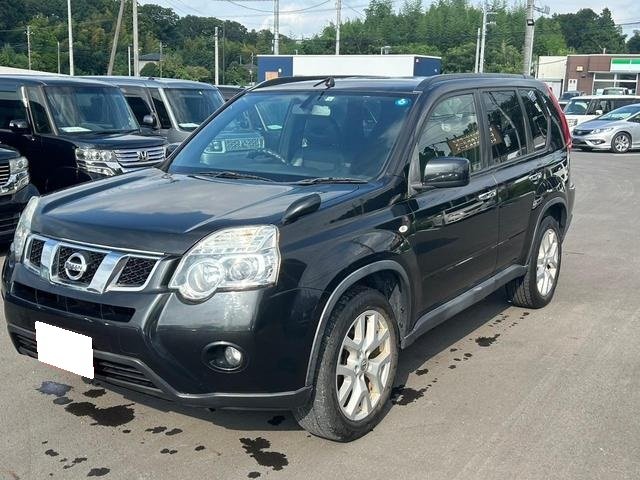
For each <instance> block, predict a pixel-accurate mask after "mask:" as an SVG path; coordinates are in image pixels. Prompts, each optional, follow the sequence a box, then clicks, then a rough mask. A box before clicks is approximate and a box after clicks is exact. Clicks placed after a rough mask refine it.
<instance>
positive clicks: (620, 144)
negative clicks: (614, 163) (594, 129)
mask: <svg viewBox="0 0 640 480" xmlns="http://www.w3.org/2000/svg"><path fill="white" fill-rule="evenodd" d="M629 146H630V144H629V137H627V136H626V135H618V136H617V137H616V138H614V139H613V148H615V149H616V151H617V152H620V153H624V152H626V151H627V150H629Z"/></svg>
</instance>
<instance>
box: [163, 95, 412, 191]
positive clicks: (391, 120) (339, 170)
mask: <svg viewBox="0 0 640 480" xmlns="http://www.w3.org/2000/svg"><path fill="white" fill-rule="evenodd" d="M413 102H414V97H413V96H412V95H402V96H400V95H384V94H378V93H376V94H367V93H352V92H348V93H347V92H335V93H334V92H331V91H330V90H322V91H314V92H295V93H278V92H275V93H267V92H262V93H260V92H254V93H248V94H246V95H244V96H243V97H241V98H239V99H238V100H236V101H235V102H233V103H232V104H231V105H230V106H229V107H227V108H226V109H225V110H223V111H222V112H221V113H220V114H219V115H218V116H217V117H215V118H214V119H213V120H212V121H211V123H209V124H208V125H207V126H206V128H205V129H203V130H202V131H201V132H200V133H199V134H198V135H197V136H196V137H194V138H193V139H192V140H191V141H190V142H189V143H187V144H186V146H185V147H184V148H183V149H182V150H181V151H180V152H179V153H178V154H177V156H176V157H175V159H174V161H173V162H172V164H171V165H170V167H169V171H170V172H180V173H202V172H205V173H215V172H229V171H231V172H240V173H245V174H252V175H257V176H260V177H263V178H267V179H269V180H272V181H298V180H303V179H313V178H327V177H330V178H331V179H334V178H335V179H338V178H340V179H342V180H344V179H359V180H369V179H371V178H373V177H375V176H376V175H377V174H378V173H379V172H380V170H381V168H382V166H383V164H384V163H385V161H386V159H387V158H388V156H389V154H390V152H391V149H392V148H393V145H394V144H395V141H396V139H397V137H398V135H399V134H400V132H401V131H402V127H403V125H404V123H405V120H406V117H407V113H408V111H409V110H410V108H411V106H412V105H413Z"/></svg>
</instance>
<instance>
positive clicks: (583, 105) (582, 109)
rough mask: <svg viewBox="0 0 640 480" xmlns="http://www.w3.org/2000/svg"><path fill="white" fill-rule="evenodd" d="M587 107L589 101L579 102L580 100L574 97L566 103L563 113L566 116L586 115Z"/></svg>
mask: <svg viewBox="0 0 640 480" xmlns="http://www.w3.org/2000/svg"><path fill="white" fill-rule="evenodd" d="M588 106H589V100H581V99H580V98H576V97H574V98H573V99H571V101H570V102H569V103H567V106H566V107H564V113H566V114H567V115H586V114H587V107H588Z"/></svg>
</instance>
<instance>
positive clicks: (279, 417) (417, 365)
mask: <svg viewBox="0 0 640 480" xmlns="http://www.w3.org/2000/svg"><path fill="white" fill-rule="evenodd" d="M509 307H510V304H509V303H507V302H506V300H505V299H504V295H503V294H502V291H498V292H495V293H493V294H491V295H490V296H488V297H487V298H485V299H484V300H483V301H481V302H479V303H477V304H476V305H474V306H472V307H470V308H468V309H467V310H465V311H463V312H461V313H460V314H458V315H456V316H455V317H453V318H451V319H449V320H448V321H446V322H444V323H443V324H441V325H439V326H437V327H436V328H434V329H433V330H431V331H429V332H427V333H426V334H425V335H423V336H422V337H421V338H419V339H418V340H417V341H416V342H415V343H414V344H413V345H411V346H410V347H409V348H407V349H406V350H404V351H402V352H401V353H400V361H399V365H398V370H397V373H396V381H395V387H394V389H393V394H392V401H390V402H387V405H385V408H384V412H383V416H386V415H387V413H388V412H389V411H390V410H391V408H393V407H394V405H406V404H407V403H413V401H414V400H415V392H416V391H417V392H418V393H419V395H418V397H422V393H423V391H424V390H426V389H424V388H423V389H422V390H420V389H418V388H417V387H420V385H417V386H416V385H413V386H412V385H411V383H412V378H411V377H412V375H414V374H416V372H418V373H417V375H420V374H421V373H420V372H424V371H425V370H431V369H432V368H433V365H432V359H433V357H435V356H436V355H438V354H439V353H441V352H444V351H449V350H450V349H451V348H452V346H453V345H456V344H459V342H460V341H461V340H464V339H465V338H467V337H469V336H470V335H471V334H472V333H473V332H474V331H475V330H477V329H478V328H479V327H482V326H483V325H485V324H487V323H489V322H491V321H492V320H494V319H495V318H496V317H497V316H498V315H500V314H502V312H504V311H505V310H507V309H508V308H509ZM461 355H462V353H461ZM444 368H446V367H444ZM414 376H415V375H414ZM98 383H99V382H98ZM418 383H419V382H418ZM423 383H424V382H423ZM100 385H101V386H103V387H105V388H107V389H108V390H112V391H114V392H116V393H118V394H120V395H122V396H123V397H125V398H126V399H128V400H130V401H132V402H134V403H136V404H140V405H144V406H147V407H150V408H153V409H156V410H159V411H163V412H175V413H178V414H181V415H185V416H187V417H191V418H194V419H199V420H202V421H205V422H211V423H212V424H214V425H216V426H219V427H222V428H225V429H228V430H238V431H274V430H285V431H290V430H301V428H300V427H299V426H298V424H297V423H296V422H295V420H294V419H293V416H292V415H291V414H290V413H289V412H286V411H285V412H282V411H245V410H242V411H238V410H213V409H206V408H195V407H193V408H192V407H185V406H181V405H179V404H176V403H173V402H169V401H166V400H163V399H159V398H155V397H150V396H147V395H143V394H139V393H137V392H133V391H129V390H124V389H121V388H119V387H117V386H113V385H110V384H102V383H100ZM413 387H416V388H413ZM406 390H411V391H412V392H413V393H414V394H413V396H412V395H411V394H407V392H406ZM398 395H400V396H402V395H405V396H406V397H407V398H411V401H403V400H402V398H400V401H398V399H397V397H398Z"/></svg>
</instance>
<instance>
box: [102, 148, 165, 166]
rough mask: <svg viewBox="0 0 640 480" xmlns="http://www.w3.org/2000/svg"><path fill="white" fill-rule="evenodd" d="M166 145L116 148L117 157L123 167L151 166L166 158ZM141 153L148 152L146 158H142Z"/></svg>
mask: <svg viewBox="0 0 640 480" xmlns="http://www.w3.org/2000/svg"><path fill="white" fill-rule="evenodd" d="M164 152H165V148H164V145H160V146H159V147H149V148H137V149H131V150H115V151H114V153H115V155H116V159H117V160H118V163H119V164H120V165H122V167H123V168H125V169H127V168H141V167H150V166H153V165H156V164H157V163H160V162H162V161H163V160H164V158H165V156H164ZM140 154H143V155H145V154H146V157H147V158H146V160H141V159H140V156H139V155H140Z"/></svg>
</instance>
